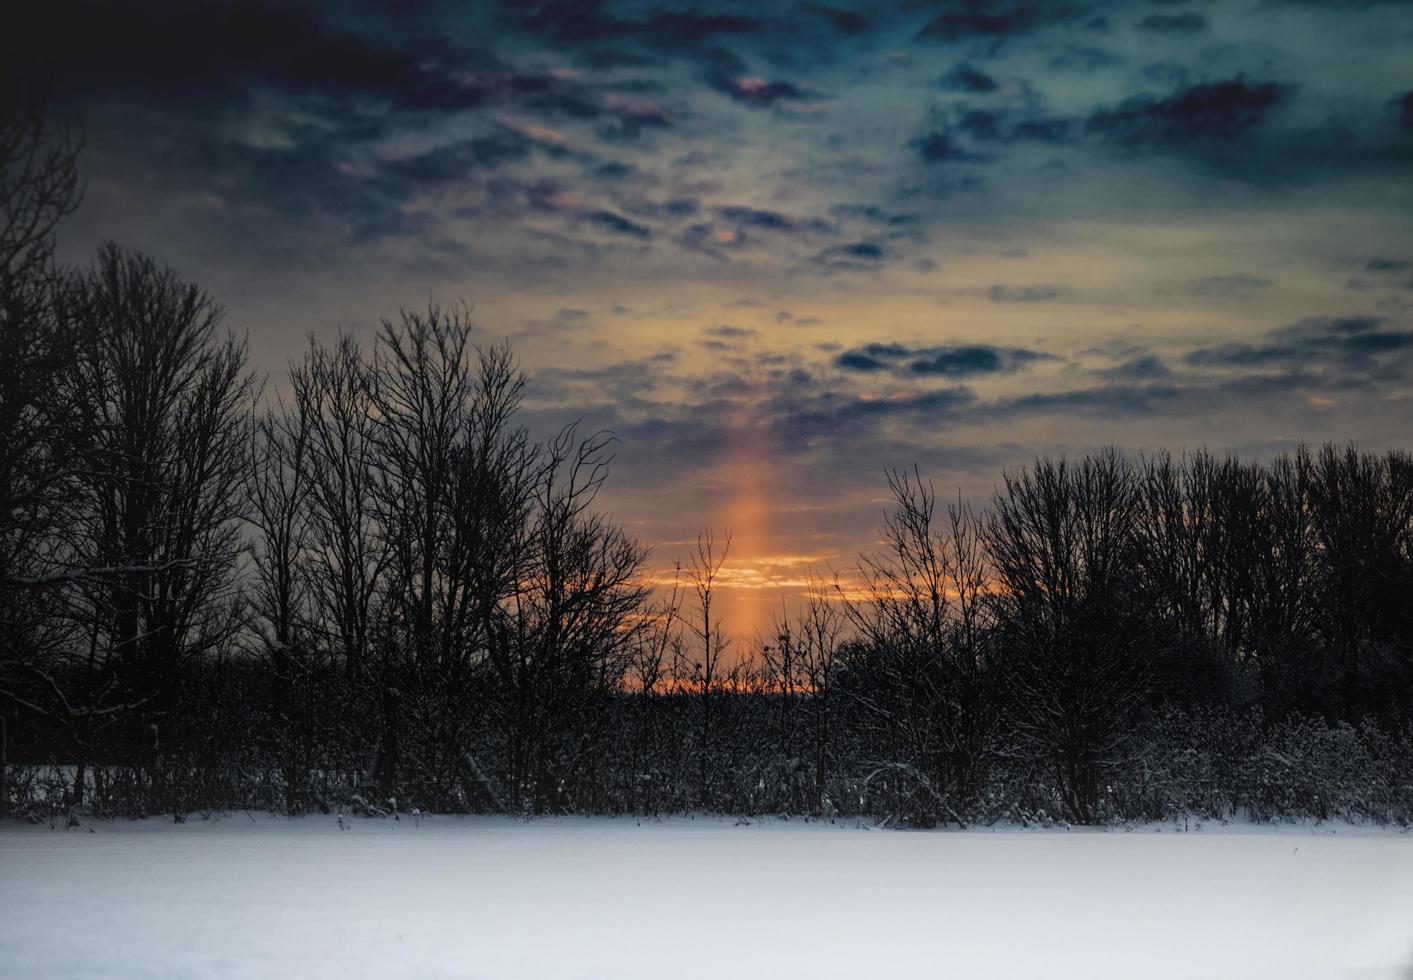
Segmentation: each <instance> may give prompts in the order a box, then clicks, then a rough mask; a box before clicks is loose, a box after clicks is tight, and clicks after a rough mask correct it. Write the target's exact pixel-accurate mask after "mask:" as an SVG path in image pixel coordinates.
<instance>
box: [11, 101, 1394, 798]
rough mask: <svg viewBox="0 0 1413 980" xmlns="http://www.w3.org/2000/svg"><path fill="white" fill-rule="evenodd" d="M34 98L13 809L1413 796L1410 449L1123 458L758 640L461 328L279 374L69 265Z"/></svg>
mask: <svg viewBox="0 0 1413 980" xmlns="http://www.w3.org/2000/svg"><path fill="white" fill-rule="evenodd" d="M0 99H3V105H0V809H6V810H14V811H17V812H25V811H31V812H32V811H34V810H36V809H43V808H52V807H56V806H61V807H70V808H73V807H86V808H88V809H90V810H93V811H96V812H101V813H113V814H130V815H139V814H148V813H159V812H166V813H172V814H175V815H178V816H181V815H184V814H186V813H187V812H190V811H192V810H196V809H202V808H218V807H228V806H259V807H268V808H272V809H279V810H283V811H286V812H290V813H298V812H305V811H308V810H311V809H327V808H329V807H331V806H339V805H351V806H354V807H355V808H357V809H362V810H365V811H368V812H388V811H390V810H393V809H395V808H399V807H400V808H402V809H410V808H412V807H418V808H421V809H424V810H432V811H502V812H517V813H521V812H524V813H531V812H533V813H546V812H610V813H622V812H632V813H646V814H651V813H660V812H664V811H680V810H689V809H702V810H711V811H719V812H739V813H760V812H786V813H797V814H814V815H820V816H830V815H835V814H857V813H867V814H873V815H878V816H883V817H888V818H890V819H895V820H898V821H903V822H907V823H910V824H914V825H929V824H934V823H937V822H939V821H942V822H947V821H950V822H955V823H958V824H966V823H971V822H976V821H989V820H995V819H1015V820H1021V821H1031V820H1040V821H1047V820H1054V819H1061V820H1069V821H1076V822H1081V823H1094V822H1106V821H1111V820H1116V819H1125V818H1160V817H1170V816H1176V815H1184V814H1192V815H1199V816H1203V815H1205V816H1210V817H1217V818H1223V817H1227V816H1230V815H1232V814H1236V813H1250V814H1252V815H1253V816H1255V817H1257V818H1272V817H1294V816H1315V817H1329V816H1345V817H1354V818H1358V819H1372V820H1378V821H1390V820H1393V821H1403V822H1406V821H1407V820H1408V819H1409V818H1410V816H1413V736H1410V722H1411V721H1413V714H1411V712H1413V607H1410V604H1409V599H1410V597H1413V458H1410V457H1409V456H1408V455H1407V454H1404V453H1401V452H1391V453H1384V454H1372V453H1365V452H1360V451H1358V450H1357V449H1355V448H1352V447H1350V448H1338V447H1333V446H1327V447H1325V448H1324V449H1322V450H1320V451H1318V452H1315V453H1310V452H1307V451H1305V450H1303V449H1301V450H1297V451H1295V452H1293V453H1291V454H1288V455H1286V456H1282V457H1279V458H1277V459H1276V460H1274V461H1272V462H1270V463H1268V464H1265V465H1260V464H1256V463H1251V462H1246V461H1242V460H1239V459H1233V458H1226V459H1224V458H1218V457H1215V456H1212V455H1209V454H1206V453H1196V454H1192V455H1188V456H1185V457H1182V458H1173V457H1170V456H1168V455H1166V454H1158V455H1155V456H1143V457H1138V458H1129V457H1126V456H1124V455H1122V454H1120V453H1118V452H1115V451H1106V452H1101V453H1097V454H1092V455H1090V456H1086V457H1084V458H1082V459H1079V460H1070V461H1065V460H1060V461H1053V460H1048V459H1046V460H1040V461H1037V462H1036V463H1035V464H1034V465H1033V466H1032V467H1030V468H1027V469H1025V470H1022V471H1018V472H1015V473H1010V474H1007V475H1006V476H1005V477H1004V481H1003V483H1002V484H1001V486H1000V487H999V488H998V489H997V491H996V494H995V497H994V499H993V500H992V501H991V502H990V505H989V506H988V507H987V508H985V509H984V510H983V511H973V510H972V509H971V508H970V507H968V506H966V505H963V504H960V503H958V504H957V505H954V506H950V507H939V506H938V504H937V500H936V497H935V495H934V493H933V491H932V488H931V487H930V486H929V485H928V484H926V483H925V482H924V481H923V480H922V479H921V478H920V477H919V476H918V475H917V474H916V473H895V474H891V475H890V477H889V479H890V485H891V489H892V496H893V506H892V508H891V511H890V513H889V515H888V517H887V519H886V522H885V526H884V528H883V532H884V534H883V537H884V540H885V542H886V545H887V546H886V548H885V549H883V550H881V551H880V552H879V553H878V554H876V555H873V556H868V557H864V558H862V559H861V560H860V562H859V565H858V567H857V569H855V570H854V571H853V572H851V573H850V574H847V575H843V576H841V577H840V578H838V579H837V580H831V581H823V580H821V581H819V582H817V583H816V584H815V585H814V587H813V588H811V590H810V594H809V596H808V597H807V600H806V601H805V602H803V603H802V604H801V606H800V608H799V609H798V610H797V611H793V612H791V613H789V614H788V615H787V616H786V617H785V618H783V619H782V621H781V622H780V623H779V624H778V627H777V628H776V629H775V630H773V631H772V635H771V636H770V637H768V638H766V639H765V640H763V641H762V642H760V643H759V644H757V648H755V649H748V648H744V647H741V646H739V645H738V648H737V649H735V650H732V649H729V648H728V647H729V645H728V642H727V639H726V638H725V637H724V636H723V634H722V630H721V627H720V624H719V623H718V621H717V619H716V617H715V614H714V610H713V603H714V600H715V598H716V597H717V595H718V592H719V588H720V585H719V582H718V573H719V571H720V569H721V567H722V563H723V562H724V561H725V560H727V559H728V558H729V540H720V539H714V538H713V537H712V536H710V535H709V534H705V535H703V537H702V538H701V539H700V540H699V541H698V545H697V547H696V549H695V550H694V551H693V552H692V553H691V554H690V555H688V556H686V562H685V564H684V565H683V566H682V567H681V569H680V575H679V578H678V580H677V582H676V586H675V587H672V588H659V589H656V590H653V589H650V588H649V576H648V574H647V568H646V564H645V563H646V561H647V554H646V551H645V550H644V548H643V547H642V546H641V545H640V544H639V543H638V542H637V541H636V540H634V539H633V538H632V537H631V536H630V535H629V534H627V533H626V532H625V530H624V529H623V528H622V527H621V526H620V525H619V524H617V523H615V522H614V521H612V520H610V519H609V518H607V517H606V516H604V515H603V514H601V513H600V512H599V511H597V510H596V509H595V498H596V495H597V493H598V491H599V489H600V488H601V486H602V485H603V482H604V480H605V479H606V478H607V475H608V466H609V462H610V459H611V449H612V442H611V439H610V438H609V437H608V436H607V435H605V434H601V433H595V434H584V433H580V432H579V431H578V429H577V428H576V427H575V426H574V425H569V426H567V427H565V428H564V429H563V430H561V431H560V432H559V434H558V435H557V436H555V437H554V438H552V439H550V440H549V441H548V442H546V443H539V442H536V441H534V440H533V439H532V438H531V436H530V434H529V433H528V432H527V430H526V429H525V428H524V426H523V425H521V424H520V423H519V421H518V419H519V414H518V410H519V408H520V405H521V401H522V398H523V396H524V392H525V386H526V378H525V375H524V374H523V373H522V372H521V370H520V369H519V367H518V366H517V364H516V361H515V359H514V357H513V356H512V353H511V351H510V350H509V349H508V348H507V347H505V346H503V345H502V346H478V345H477V344H476V343H475V341H474V338H473V334H472V330H471V324H470V321H469V318H468V316H467V313H466V311H465V309H464V308H460V307H452V308H437V307H429V308H427V309H425V310H421V311H415V312H403V313H402V314H400V315H399V316H398V317H397V318H395V319H392V320H388V321H384V322H383V323H382V326H381V329H380V331H379V332H378V334H377V336H376V338H375V339H374V340H373V342H372V343H371V344H368V345H366V346H365V345H360V344H359V343H358V342H356V341H355V340H354V339H353V338H352V337H349V336H343V337H340V338H338V339H336V340H335V341H333V342H332V343H329V344H324V343H320V342H317V341H315V342H311V344H310V345H309V347H308V349H307V350H306V351H305V353H304V355H303V356H302V357H301V358H300V359H298V360H296V362H295V363H293V364H292V365H291V368H290V372H289V377H288V380H287V382H285V383H282V384H280V385H278V386H276V385H267V384H265V382H264V380H263V379H261V378H259V377H258V376H256V375H255V374H254V373H253V372H252V371H251V370H250V367H249V363H248V356H247V352H246V348H245V345H244V344H243V342H241V341H240V340H239V339H237V338H235V337H234V336H233V335H231V334H230V333H229V331H227V330H226V329H225V327H224V315H223V311H222V309H221V308H220V306H219V305H218V304H217V303H216V302H215V301H214V300H213V299H212V298H211V297H210V296H209V295H207V294H206V293H205V291H204V290H202V289H201V288H200V287H199V286H197V285H195V284H193V283H190V282H187V281H185V280H184V279H182V278H181V277H180V276H179V275H177V274H176V273H175V272H173V271H172V270H171V269H169V268H167V267H166V266H164V265H162V264H160V263H158V262H156V261H154V260H153V259H150V258H148V257H145V256H141V255H138V254H135V253H133V252H130V251H127V250H124V249H122V248H119V247H117V246H115V245H105V246H103V247H102V248H101V249H100V250H99V253H98V255H97V256H96V258H95V259H94V261H93V262H92V264H91V265H90V266H89V267H88V268H86V269H67V268H62V267H60V266H59V265H58V264H57V263H56V262H55V259H54V234H55V230H56V228H57V227H58V225H59V223H60V222H61V221H62V219H63V218H64V217H65V216H66V215H67V214H69V213H70V212H72V211H73V209H74V208H75V207H76V206H77V205H78V199H79V189H80V183H79V180H78V176H77V169H76V161H77V155H78V146H77V142H76V141H75V140H74V138H73V137H72V135H71V134H70V133H68V132H65V131H62V130H55V129H53V128H51V127H50V126H49V125H48V124H47V123H46V120H45V114H44V99H43V91H42V87H36V86H34V85H33V84H32V83H31V82H29V81H25V80H21V81H20V82H16V83H13V84H10V85H9V87H8V88H7V89H6V91H5V92H4V93H3V96H0Z"/></svg>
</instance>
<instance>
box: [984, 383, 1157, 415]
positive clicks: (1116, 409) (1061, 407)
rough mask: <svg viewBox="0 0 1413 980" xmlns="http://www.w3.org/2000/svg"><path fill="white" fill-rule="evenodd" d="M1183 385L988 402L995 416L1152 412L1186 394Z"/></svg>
mask: <svg viewBox="0 0 1413 980" xmlns="http://www.w3.org/2000/svg"><path fill="white" fill-rule="evenodd" d="M1183 395H1184V391H1183V389H1182V388H1180V387H1178V386H1176V385H1171V384H1163V383H1154V384H1136V385H1135V384H1106V385H1101V386H1100V387H1097V388H1081V389H1076V390H1072V391H1058V392H1037V393H1034V394H1029V395H1019V396H1017V397H1015V398H1006V399H1000V400H998V401H995V402H991V403H988V404H987V405H986V406H985V414H986V415H987V416H989V417H990V418H993V419H999V418H1004V417H1007V416H1012V415H1054V414H1060V413H1078V414H1082V415H1098V416H1103V417H1106V418H1112V417H1114V416H1133V415H1152V414H1154V413H1156V412H1158V411H1161V410H1162V409H1163V408H1164V407H1165V406H1166V405H1169V404H1171V403H1175V402H1177V401H1178V400H1180V399H1181V398H1182V396H1183Z"/></svg>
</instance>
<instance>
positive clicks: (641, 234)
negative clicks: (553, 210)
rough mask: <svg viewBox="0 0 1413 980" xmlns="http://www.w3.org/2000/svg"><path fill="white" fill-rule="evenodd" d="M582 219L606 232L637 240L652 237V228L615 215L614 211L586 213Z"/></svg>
mask: <svg viewBox="0 0 1413 980" xmlns="http://www.w3.org/2000/svg"><path fill="white" fill-rule="evenodd" d="M582 217H583V219H584V220H585V221H587V222H589V223H590V224H593V225H597V226H598V227H599V228H602V229H603V230H604V231H609V232H613V233H614V234H616V235H627V236H629V237H630V238H637V239H639V240H644V241H646V240H647V239H649V238H651V237H652V229H651V228H649V227H647V226H646V225H640V224H638V222H636V221H629V220H628V219H627V218H625V217H623V216H622V215H621V214H615V213H614V212H612V211H604V210H591V211H585V212H584V213H583V215H582Z"/></svg>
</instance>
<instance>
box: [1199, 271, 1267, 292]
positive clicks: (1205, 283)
mask: <svg viewBox="0 0 1413 980" xmlns="http://www.w3.org/2000/svg"><path fill="white" fill-rule="evenodd" d="M1271 285H1272V282H1271V280H1269V279H1267V278H1265V277H1263V276H1251V275H1246V274H1244V273H1236V274H1234V275H1226V276H1205V277H1203V278H1201V279H1193V280H1191V281H1189V282H1188V283H1187V291H1188V292H1191V293H1196V294H1197V295H1199V296H1245V295H1248V294H1250V293H1252V292H1254V291H1256V290H1260V289H1268V288H1270V286H1271Z"/></svg>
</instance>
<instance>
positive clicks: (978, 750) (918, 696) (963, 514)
mask: <svg viewBox="0 0 1413 980" xmlns="http://www.w3.org/2000/svg"><path fill="white" fill-rule="evenodd" d="M888 485H889V489H890V490H891V492H892V495H893V503H894V506H893V509H892V510H891V511H890V512H889V513H888V514H887V515H885V518H884V527H883V538H884V541H885V545H886V550H885V551H884V552H883V553H882V554H879V555H877V556H864V557H862V558H861V559H860V563H859V570H858V571H859V578H860V580H861V582H862V588H861V594H860V595H845V596H844V598H845V599H846V600H847V601H846V602H845V604H844V609H845V612H846V614H847V616H848V618H849V621H850V623H851V625H852V626H853V627H854V629H855V631H856V633H857V634H858V636H859V638H860V639H861V641H862V642H861V644H859V645H856V646H855V647H853V648H852V652H851V656H850V658H849V659H850V675H851V683H849V684H848V685H846V686H845V688H844V691H845V692H846V693H847V695H848V697H849V699H850V701H851V702H852V704H853V705H854V706H855V707H856V708H857V709H858V710H859V711H860V713H861V715H860V716H861V719H862V720H863V722H864V723H865V724H867V725H868V726H869V727H870V729H871V730H872V732H873V736H874V737H873V742H874V744H875V745H876V746H877V747H878V748H879V749H880V750H881V751H882V753H883V755H884V757H883V758H881V759H878V760H877V764H876V765H875V767H874V772H875V773H876V776H877V778H880V779H881V778H883V777H884V776H885V775H887V776H889V778H891V779H892V780H893V781H894V783H897V784H903V785H907V784H909V783H910V784H911V789H910V794H911V796H910V799H911V801H912V803H911V804H910V805H911V806H912V807H913V809H914V812H913V813H911V814H910V815H909V816H910V818H911V819H913V820H914V821H920V822H930V821H931V820H933V819H935V815H934V811H935V810H939V809H940V810H941V811H942V812H943V813H944V814H946V815H947V816H950V817H951V818H952V819H954V820H956V821H957V822H958V823H963V822H964V818H963V817H962V816H961V815H960V811H961V810H962V809H963V808H964V807H965V806H966V805H967V804H968V803H969V802H970V800H971V797H972V796H973V795H974V793H975V792H976V787H977V779H978V773H979V769H980V765H981V757H982V754H983V752H984V740H985V737H986V735H987V724H986V718H985V711H986V705H985V704H984V702H983V699H982V669H983V656H982V636H983V619H984V617H985V615H986V608H985V606H984V605H983V603H982V601H981V600H982V595H983V589H984V587H985V584H986V580H987V570H986V562H985V555H984V553H983V551H982V548H981V543H980V539H979V531H978V525H977V522H976V520H975V518H974V517H973V516H972V513H971V511H970V510H969V509H968V508H966V507H964V506H963V505H962V504H961V503H960V502H958V504H956V505H954V506H951V507H949V508H948V509H947V512H946V514H945V517H943V516H941V515H939V514H938V513H937V497H936V493H935V491H934V490H933V488H932V486H931V484H929V483H927V482H925V481H924V480H923V479H922V478H921V476H920V474H919V473H918V472H917V471H916V470H914V471H913V472H911V473H909V472H906V471H892V472H890V473H889V474H888Z"/></svg>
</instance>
